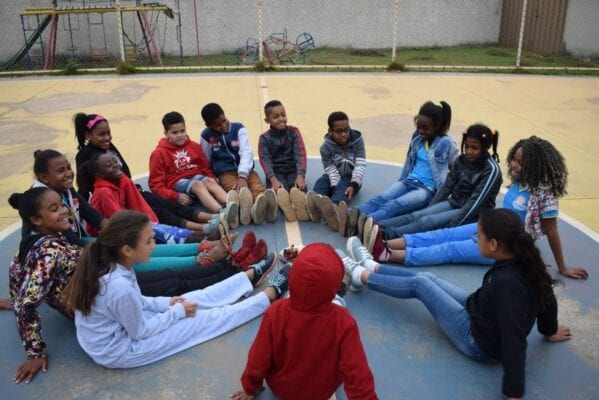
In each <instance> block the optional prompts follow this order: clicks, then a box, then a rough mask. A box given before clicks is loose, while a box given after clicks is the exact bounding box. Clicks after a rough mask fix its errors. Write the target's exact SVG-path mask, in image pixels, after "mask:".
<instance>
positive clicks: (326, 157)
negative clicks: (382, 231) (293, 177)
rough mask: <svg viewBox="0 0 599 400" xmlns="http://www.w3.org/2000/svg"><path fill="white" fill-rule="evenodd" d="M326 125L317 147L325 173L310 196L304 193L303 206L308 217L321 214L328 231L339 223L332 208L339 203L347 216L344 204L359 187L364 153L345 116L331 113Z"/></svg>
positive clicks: (358, 134)
mask: <svg viewBox="0 0 599 400" xmlns="http://www.w3.org/2000/svg"><path fill="white" fill-rule="evenodd" d="M327 122H328V125H329V130H328V132H327V134H326V135H325V136H324V143H323V144H322V145H321V146H320V157H321V158H322V165H323V167H324V172H325V173H324V175H322V176H321V177H320V178H318V180H317V181H316V183H315V184H314V192H308V197H307V204H308V212H309V213H310V216H311V217H312V216H313V214H318V213H319V214H322V217H323V218H324V219H325V221H326V223H327V225H329V227H330V228H331V229H338V228H339V221H338V219H337V216H336V212H335V210H334V207H333V205H332V204H333V203H334V204H340V203H341V205H342V208H344V211H345V214H346V213H347V204H346V202H349V201H351V199H352V198H353V197H354V196H355V195H356V194H357V193H358V191H359V190H360V187H361V186H362V179H363V178H364V173H365V172H366V150H365V148H364V140H363V139H362V134H361V133H360V132H358V131H356V130H354V129H351V128H350V126H349V117H348V116H347V114H346V113H344V112H342V111H335V112H333V113H331V114H330V115H329V118H328V120H327ZM318 195H320V196H318ZM312 220H313V221H314V219H312ZM344 222H345V221H342V225H343V226H345V223H344ZM342 234H343V233H342Z"/></svg>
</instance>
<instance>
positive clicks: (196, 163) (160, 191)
mask: <svg viewBox="0 0 599 400" xmlns="http://www.w3.org/2000/svg"><path fill="white" fill-rule="evenodd" d="M162 125H163V126H164V136H165V137H164V138H162V139H160V141H159V142H158V145H157V146H156V148H155V149H154V151H153V152H152V155H150V178H149V180H148V184H149V186H150V190H152V192H154V193H156V194H157V195H158V196H160V197H163V198H165V199H168V200H173V201H178V202H179V203H181V204H183V205H186V206H187V205H190V204H191V203H192V202H193V199H192V197H191V195H193V196H195V197H197V198H198V199H199V201H200V202H201V203H202V204H203V205H204V206H205V207H206V208H208V209H209V210H210V211H211V212H213V213H216V212H218V211H219V210H220V209H221V208H222V207H223V205H224V204H225V202H226V200H227V193H226V192H225V191H224V190H223V188H222V187H221V186H220V185H219V184H218V182H217V181H216V179H214V173H213V172H212V169H211V168H210V165H209V164H208V160H206V157H205V156H204V152H203V151H202V148H201V147H200V145H199V144H198V143H196V142H194V141H192V140H190V139H189V136H187V132H186V130H185V120H184V119H183V116H182V115H181V114H179V113H178V112H176V111H172V112H169V113H167V114H166V115H165V116H164V117H163V118H162Z"/></svg>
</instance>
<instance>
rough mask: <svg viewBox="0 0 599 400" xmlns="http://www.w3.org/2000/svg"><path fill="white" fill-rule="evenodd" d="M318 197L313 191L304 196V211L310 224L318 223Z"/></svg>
mask: <svg viewBox="0 0 599 400" xmlns="http://www.w3.org/2000/svg"><path fill="white" fill-rule="evenodd" d="M319 196H320V195H319V194H318V193H316V192H315V191H313V190H310V191H309V192H308V193H307V194H306V209H307V210H308V215H309V216H310V220H311V221H312V222H320V218H321V217H320V210H319V209H318V197H319Z"/></svg>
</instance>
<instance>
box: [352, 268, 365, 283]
mask: <svg viewBox="0 0 599 400" xmlns="http://www.w3.org/2000/svg"><path fill="white" fill-rule="evenodd" d="M364 271H366V268H364V267H356V268H354V270H353V271H352V272H351V279H352V281H354V282H356V283H359V284H360V285H362V280H361V279H360V277H361V276H362V272H364Z"/></svg>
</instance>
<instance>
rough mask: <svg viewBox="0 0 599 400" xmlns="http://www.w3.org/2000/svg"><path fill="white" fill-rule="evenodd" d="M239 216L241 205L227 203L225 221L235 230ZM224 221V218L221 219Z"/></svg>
mask: <svg viewBox="0 0 599 400" xmlns="http://www.w3.org/2000/svg"><path fill="white" fill-rule="evenodd" d="M238 215H239V204H237V203H236V202H234V201H232V202H230V203H227V208H226V209H225V215H224V220H225V221H226V222H227V224H228V225H229V227H231V228H234V226H233V225H234V224H235V220H236V219H238V217H237V216H238ZM221 221H222V218H221Z"/></svg>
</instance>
